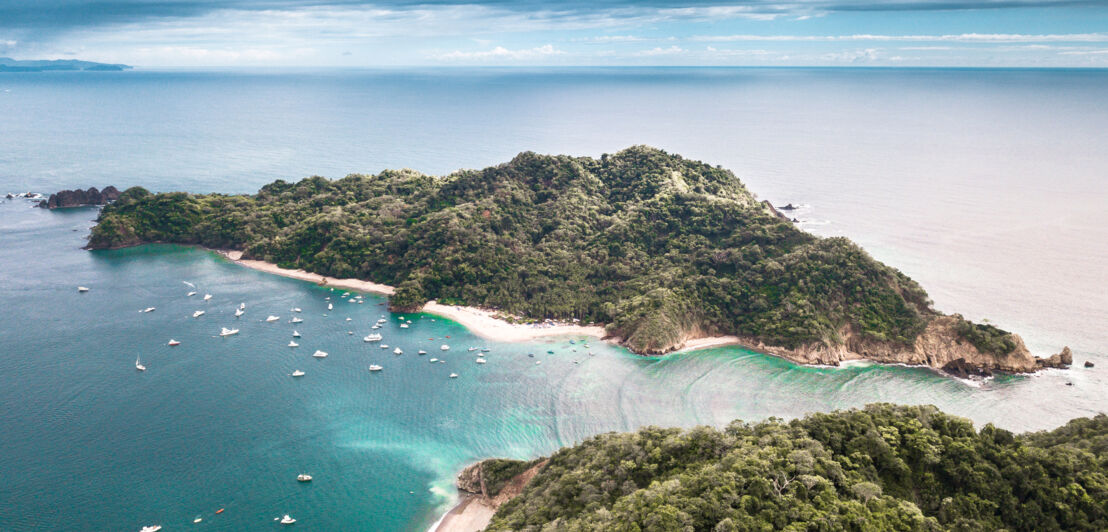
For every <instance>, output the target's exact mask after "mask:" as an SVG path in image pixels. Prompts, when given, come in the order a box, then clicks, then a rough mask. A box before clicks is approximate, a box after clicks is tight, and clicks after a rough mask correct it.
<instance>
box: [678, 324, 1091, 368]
mask: <svg viewBox="0 0 1108 532" xmlns="http://www.w3.org/2000/svg"><path fill="white" fill-rule="evenodd" d="M957 323H958V318H956V317H954V316H936V317H934V318H932V319H931V321H930V322H929V323H928V325H927V328H926V329H925V330H924V331H923V332H922V333H920V335H919V336H917V337H916V341H915V343H914V344H913V345H912V346H911V347H910V348H908V347H905V346H899V345H897V344H892V343H888V342H878V341H874V340H870V339H867V338H863V337H862V336H861V335H859V334H856V333H855V332H854V331H852V330H850V329H849V328H844V329H843V330H841V331H840V332H839V335H840V337H841V338H842V339H843V341H842V342H841V343H839V344H837V345H828V344H825V343H814V344H810V345H806V346H801V347H798V348H795V349H789V348H785V347H779V346H771V345H766V344H765V343H764V342H761V341H759V340H757V339H755V338H744V337H739V338H738V343H739V344H741V345H743V346H744V347H747V348H749V349H753V350H755V351H759V352H762V353H766V354H770V355H774V356H779V357H781V358H784V359H787V360H791V361H793V362H796V363H799V364H815V365H825V366H838V365H839V364H840V363H842V362H845V361H848V360H862V359H865V360H872V361H874V362H879V363H882V364H907V365H913V366H928V367H931V368H934V369H938V370H943V371H946V372H948V373H950V374H952V375H954V376H957V377H969V376H988V375H991V374H992V373H993V372H995V371H1001V372H1004V373H1031V372H1033V371H1037V370H1039V369H1043V368H1066V367H1068V366H1069V365H1070V364H1072V363H1073V354H1072V353H1071V352H1070V349H1069V348H1068V347H1066V348H1064V349H1062V352H1060V353H1058V354H1055V355H1052V356H1050V357H1049V358H1038V357H1035V356H1033V355H1032V354H1031V352H1030V351H1028V349H1027V346H1026V345H1025V344H1024V343H1023V339H1022V338H1020V337H1019V335H1016V334H1012V339H1013V340H1014V342H1015V348H1014V349H1012V350H1011V351H1010V352H1008V353H1006V354H999V355H998V354H992V353H982V352H981V351H979V350H978V349H977V348H976V347H974V346H973V344H971V343H969V342H968V341H966V340H964V339H963V338H962V337H961V336H960V335H959V334H958V333H957V331H956V330H955V326H956V325H957ZM696 337H698V336H696V335H693V334H690V335H689V336H687V337H686V338H685V340H684V341H682V342H681V345H677V346H673V347H674V349H680V348H681V347H683V346H684V342H685V341H688V340H690V339H692V338H696Z"/></svg>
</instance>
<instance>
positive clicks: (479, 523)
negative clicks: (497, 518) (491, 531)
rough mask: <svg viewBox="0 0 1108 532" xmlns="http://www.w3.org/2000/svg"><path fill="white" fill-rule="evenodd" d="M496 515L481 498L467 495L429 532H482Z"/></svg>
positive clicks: (428, 531)
mask: <svg viewBox="0 0 1108 532" xmlns="http://www.w3.org/2000/svg"><path fill="white" fill-rule="evenodd" d="M495 513H496V509H495V508H492V507H490V506H488V505H487V504H485V503H484V501H482V500H481V497H477V496H474V495H466V496H464V497H463V498H462V501H461V502H459V503H458V504H457V506H455V507H453V508H451V509H450V511H449V512H446V515H444V516H442V519H440V520H439V522H438V523H435V524H434V525H432V526H431V528H430V529H428V530H427V532H480V531H481V530H484V529H485V527H487V526H489V523H490V522H491V521H492V516H493V514H495Z"/></svg>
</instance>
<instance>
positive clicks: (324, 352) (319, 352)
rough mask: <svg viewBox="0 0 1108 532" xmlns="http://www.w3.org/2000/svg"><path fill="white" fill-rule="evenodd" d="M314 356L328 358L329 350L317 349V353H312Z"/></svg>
mask: <svg viewBox="0 0 1108 532" xmlns="http://www.w3.org/2000/svg"><path fill="white" fill-rule="evenodd" d="M312 356H313V357H316V358H327V352H326V351H320V350H318V349H317V350H316V352H315V353H312Z"/></svg>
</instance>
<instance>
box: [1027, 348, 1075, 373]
mask: <svg viewBox="0 0 1108 532" xmlns="http://www.w3.org/2000/svg"><path fill="white" fill-rule="evenodd" d="M1035 363H1036V364H1038V365H1039V367H1040V368H1060V369H1066V368H1068V367H1070V365H1071V364H1073V351H1070V348H1069V346H1066V347H1063V348H1062V352H1061V353H1055V354H1053V355H1050V358H1040V359H1038V360H1036V361H1035Z"/></svg>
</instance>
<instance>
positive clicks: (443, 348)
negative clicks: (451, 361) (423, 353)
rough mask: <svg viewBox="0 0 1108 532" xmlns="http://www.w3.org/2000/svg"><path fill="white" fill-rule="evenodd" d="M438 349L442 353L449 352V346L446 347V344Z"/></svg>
mask: <svg viewBox="0 0 1108 532" xmlns="http://www.w3.org/2000/svg"><path fill="white" fill-rule="evenodd" d="M439 349H442V350H443V351H449V350H450V346H448V345H446V344H442V346H441V347H439Z"/></svg>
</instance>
